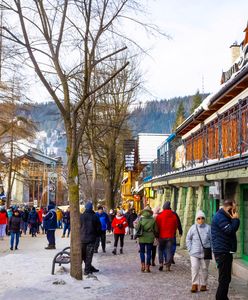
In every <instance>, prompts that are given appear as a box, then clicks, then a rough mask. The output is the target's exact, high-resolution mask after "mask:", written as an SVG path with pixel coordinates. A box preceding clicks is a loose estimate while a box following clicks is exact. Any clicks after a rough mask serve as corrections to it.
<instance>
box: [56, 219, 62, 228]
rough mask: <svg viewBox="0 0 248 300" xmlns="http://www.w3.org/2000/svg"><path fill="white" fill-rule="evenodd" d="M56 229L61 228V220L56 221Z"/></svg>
mask: <svg viewBox="0 0 248 300" xmlns="http://www.w3.org/2000/svg"><path fill="white" fill-rule="evenodd" d="M57 228H62V221H61V220H59V221H57Z"/></svg>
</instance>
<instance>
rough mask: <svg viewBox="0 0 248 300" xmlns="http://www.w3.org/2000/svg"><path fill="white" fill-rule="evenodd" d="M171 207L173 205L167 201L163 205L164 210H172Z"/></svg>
mask: <svg viewBox="0 0 248 300" xmlns="http://www.w3.org/2000/svg"><path fill="white" fill-rule="evenodd" d="M170 205H171V203H170V201H165V203H164V205H163V209H170V208H171V207H170Z"/></svg>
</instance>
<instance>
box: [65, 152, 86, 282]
mask: <svg viewBox="0 0 248 300" xmlns="http://www.w3.org/2000/svg"><path fill="white" fill-rule="evenodd" d="M67 167H68V189H69V203H70V214H71V251H70V253H71V271H70V274H71V276H72V277H74V278H76V279H78V280H82V278H83V275H82V256H81V240H80V211H79V186H78V155H77V154H74V156H73V157H71V156H68V164H67Z"/></svg>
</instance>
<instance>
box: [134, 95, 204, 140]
mask: <svg viewBox="0 0 248 300" xmlns="http://www.w3.org/2000/svg"><path fill="white" fill-rule="evenodd" d="M201 96H202V99H204V98H205V97H206V96H207V94H204V95H201ZM193 97H194V95H192V96H184V97H176V98H172V99H169V100H167V99H165V100H160V101H149V102H147V103H146V104H145V105H142V106H140V107H136V108H135V109H134V110H133V111H132V113H131V116H130V124H131V126H132V128H133V131H134V135H136V134H137V133H139V132H144V133H148V132H150V133H170V132H171V131H172V127H173V124H174V122H175V118H176V112H177V109H178V106H179V104H180V103H181V102H183V105H184V110H185V117H188V116H189V114H190V109H191V106H192V100H193Z"/></svg>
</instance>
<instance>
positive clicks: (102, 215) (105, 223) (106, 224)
mask: <svg viewBox="0 0 248 300" xmlns="http://www.w3.org/2000/svg"><path fill="white" fill-rule="evenodd" d="M97 210H98V211H97V212H96V215H97V216H98V218H99V220H100V222H101V234H100V236H98V237H97V238H96V243H95V251H94V252H95V253H97V252H98V248H99V245H100V241H101V244H102V252H104V253H105V252H106V231H107V230H111V224H110V221H109V217H108V215H107V214H106V212H104V211H103V207H102V206H98V208H97Z"/></svg>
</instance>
